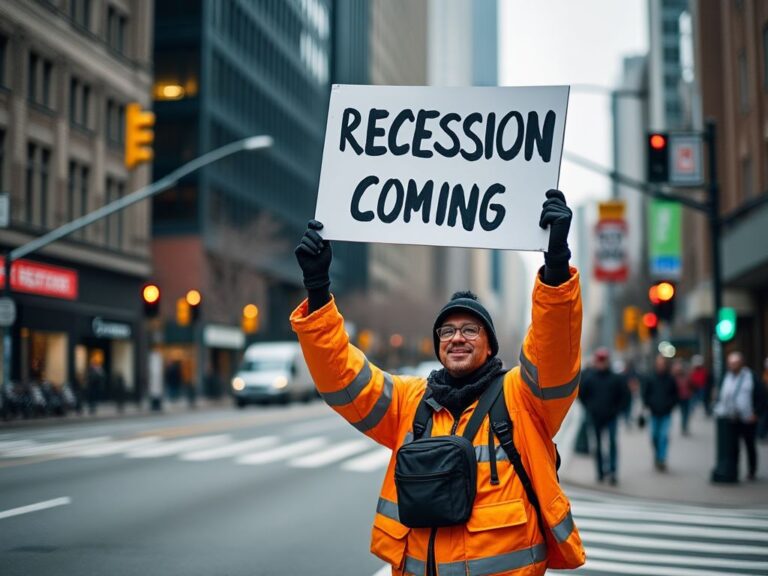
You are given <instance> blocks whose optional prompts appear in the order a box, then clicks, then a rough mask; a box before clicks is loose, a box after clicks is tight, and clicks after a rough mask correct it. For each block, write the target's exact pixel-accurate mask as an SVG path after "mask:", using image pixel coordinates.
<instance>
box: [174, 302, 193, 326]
mask: <svg viewBox="0 0 768 576" xmlns="http://www.w3.org/2000/svg"><path fill="white" fill-rule="evenodd" d="M176 323H177V324H178V325H179V326H189V325H190V324H191V323H192V309H191V307H190V305H189V302H187V299H186V298H179V299H178V300H176Z"/></svg>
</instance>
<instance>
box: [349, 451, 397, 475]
mask: <svg viewBox="0 0 768 576" xmlns="http://www.w3.org/2000/svg"><path fill="white" fill-rule="evenodd" d="M391 457H392V451H391V450H390V449H389V448H379V449H378V450H374V451H373V452H371V453H369V454H365V455H363V456H360V457H359V458H353V459H352V460H349V461H347V462H344V464H342V465H341V468H342V469H343V470H349V471H351V472H373V471H374V470H378V469H379V468H386V466H387V464H389V459H390V458H391Z"/></svg>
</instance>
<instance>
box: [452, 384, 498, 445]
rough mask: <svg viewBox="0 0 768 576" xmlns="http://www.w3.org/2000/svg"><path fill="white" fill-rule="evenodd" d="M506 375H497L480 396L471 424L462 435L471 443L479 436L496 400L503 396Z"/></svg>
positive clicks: (468, 424) (469, 423) (468, 423)
mask: <svg viewBox="0 0 768 576" xmlns="http://www.w3.org/2000/svg"><path fill="white" fill-rule="evenodd" d="M505 374H506V372H502V373H500V374H497V375H496V377H495V378H494V379H493V382H491V383H490V384H489V385H488V388H486V389H485V391H484V392H483V393H482V394H481V395H480V399H479V400H478V401H477V406H475V411H474V412H473V413H472V417H471V418H470V419H469V422H467V426H466V428H464V432H463V433H462V436H464V438H466V439H467V440H469V441H470V442H471V441H472V439H473V438H474V437H475V435H476V434H477V431H478V430H480V426H481V424H482V423H483V420H484V419H485V415H486V414H488V412H489V411H490V409H491V406H492V405H493V403H494V402H495V401H496V398H498V397H499V394H501V391H502V389H503V388H504V375H505Z"/></svg>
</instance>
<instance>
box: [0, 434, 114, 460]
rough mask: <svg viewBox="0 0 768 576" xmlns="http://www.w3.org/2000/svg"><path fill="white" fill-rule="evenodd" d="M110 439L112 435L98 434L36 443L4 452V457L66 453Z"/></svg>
mask: <svg viewBox="0 0 768 576" xmlns="http://www.w3.org/2000/svg"><path fill="white" fill-rule="evenodd" d="M110 439H111V437H110V436H96V437H94V438H81V439H79V440H68V441H66V442H48V443H46V444H35V445H33V446H27V447H21V448H18V449H16V450H9V451H7V452H5V453H4V454H3V457H4V458H26V457H27V456H41V455H52V454H66V453H67V451H69V450H72V449H75V448H80V447H82V446H86V445H88V444H99V443H100V442H105V441H107V440H110Z"/></svg>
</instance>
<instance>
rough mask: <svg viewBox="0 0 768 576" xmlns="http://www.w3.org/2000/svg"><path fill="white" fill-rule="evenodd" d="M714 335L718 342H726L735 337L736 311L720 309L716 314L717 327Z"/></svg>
mask: <svg viewBox="0 0 768 576" xmlns="http://www.w3.org/2000/svg"><path fill="white" fill-rule="evenodd" d="M715 333H716V334H717V338H718V340H720V341H721V342H728V340H731V339H732V338H733V337H734V336H735V335H736V310H734V309H733V308H720V311H719V312H718V313H717V325H716V326H715Z"/></svg>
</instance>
